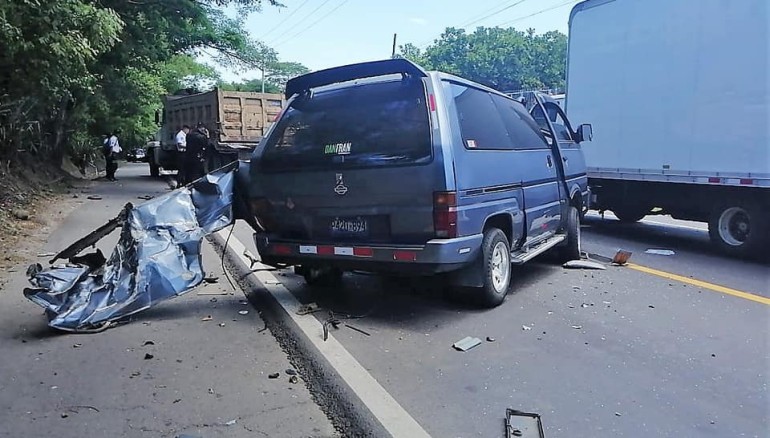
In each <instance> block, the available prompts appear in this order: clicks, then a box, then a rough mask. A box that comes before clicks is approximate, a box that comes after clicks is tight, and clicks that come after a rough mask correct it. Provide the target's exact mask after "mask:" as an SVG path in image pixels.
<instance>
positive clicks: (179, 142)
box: [174, 125, 190, 186]
mask: <svg viewBox="0 0 770 438" xmlns="http://www.w3.org/2000/svg"><path fill="white" fill-rule="evenodd" d="M189 132H190V127H189V126H187V125H184V126H182V129H180V130H179V132H177V133H176V136H175V137H174V140H175V143H176V150H177V159H178V162H177V166H176V167H177V176H176V179H177V180H178V181H177V182H178V184H179V185H180V186H181V185H184V184H187V183H186V181H185V180H186V179H187V178H186V176H185V174H184V156H185V153H186V152H185V151H186V150H187V134H188V133H189Z"/></svg>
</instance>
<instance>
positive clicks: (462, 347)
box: [452, 336, 481, 351]
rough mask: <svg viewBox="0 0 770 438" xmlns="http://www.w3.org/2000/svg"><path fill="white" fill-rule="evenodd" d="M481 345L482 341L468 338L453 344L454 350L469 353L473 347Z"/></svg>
mask: <svg viewBox="0 0 770 438" xmlns="http://www.w3.org/2000/svg"><path fill="white" fill-rule="evenodd" d="M480 344H481V339H479V338H472V337H470V336H466V337H464V338H463V339H460V340H459V341H457V342H455V343H454V344H452V348H454V349H455V350H457V351H468V350H470V349H471V348H473V347H477V346H479V345H480Z"/></svg>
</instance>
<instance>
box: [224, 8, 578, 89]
mask: <svg viewBox="0 0 770 438" xmlns="http://www.w3.org/2000/svg"><path fill="white" fill-rule="evenodd" d="M280 2H281V3H283V4H284V5H285V6H286V7H285V8H276V7H274V6H270V5H269V4H268V2H267V1H264V2H263V3H264V6H263V8H262V12H259V13H254V14H251V15H250V16H249V17H248V18H247V20H246V29H247V30H248V31H249V33H250V34H251V36H252V37H254V38H255V39H258V40H260V41H263V42H265V43H267V45H268V46H270V47H272V48H274V49H275V50H277V51H278V54H279V58H280V60H282V61H294V62H300V63H302V64H304V65H305V66H307V67H308V68H310V69H311V70H319V69H324V68H329V67H335V66H340V65H346V64H352V63H356V62H363V61H372V60H377V59H385V58H389V57H390V55H391V50H392V46H393V34H394V33H395V34H397V35H398V36H397V45H403V44H405V43H412V44H415V45H416V46H418V47H421V48H424V47H426V46H428V45H429V44H430V43H432V42H433V40H434V39H437V38H438V37H439V36H440V35H441V33H442V32H443V31H444V30H445V29H446V28H447V27H459V28H464V29H466V30H467V31H468V32H472V31H473V30H475V29H476V27H479V26H485V27H494V26H500V27H515V28H517V29H520V30H525V29H528V28H534V29H535V31H536V32H537V33H544V32H548V31H550V30H558V31H560V32H562V33H565V34H566V33H567V22H568V20H569V14H570V10H571V9H572V6H573V5H574V4H576V3H578V2H579V1H578V0H280ZM229 12H232V11H229ZM397 51H398V49H397ZM220 74H221V75H222V78H223V79H224V80H227V81H233V80H244V79H250V78H257V77H259V73H258V71H247V72H241V73H236V72H232V71H220Z"/></svg>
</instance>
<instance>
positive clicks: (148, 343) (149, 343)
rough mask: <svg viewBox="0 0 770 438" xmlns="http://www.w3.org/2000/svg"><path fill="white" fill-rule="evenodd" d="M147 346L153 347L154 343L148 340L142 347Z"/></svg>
mask: <svg viewBox="0 0 770 438" xmlns="http://www.w3.org/2000/svg"><path fill="white" fill-rule="evenodd" d="M147 345H155V341H153V340H150V339H148V340H146V341H144V343H143V344H142V347H145V346H147Z"/></svg>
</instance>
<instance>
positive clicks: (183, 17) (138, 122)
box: [0, 0, 281, 158]
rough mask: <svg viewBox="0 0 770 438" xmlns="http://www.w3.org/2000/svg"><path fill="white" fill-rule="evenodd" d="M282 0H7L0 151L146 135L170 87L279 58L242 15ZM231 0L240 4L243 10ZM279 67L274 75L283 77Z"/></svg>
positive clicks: (136, 139)
mask: <svg viewBox="0 0 770 438" xmlns="http://www.w3.org/2000/svg"><path fill="white" fill-rule="evenodd" d="M264 5H270V6H271V7H276V6H281V5H280V4H279V3H278V1H276V0H98V1H97V0H13V1H2V2H0V158H1V157H10V156H11V155H13V154H14V153H15V152H16V151H18V150H20V149H23V150H28V151H32V152H34V153H38V154H40V155H49V156H54V157H55V156H57V155H61V154H62V153H64V151H65V150H66V145H67V143H68V141H69V140H70V139H73V140H77V141H74V142H75V143H78V144H81V143H83V139H84V138H93V137H96V136H98V135H100V134H102V133H104V132H106V131H111V130H115V129H121V130H122V132H123V134H122V135H123V143H125V144H127V145H131V144H139V143H141V142H143V141H144V140H145V139H146V138H147V136H148V135H150V134H151V133H152V132H153V131H154V130H155V129H157V126H155V123H154V113H155V110H156V109H157V108H159V107H160V105H161V98H162V96H163V95H164V94H167V93H173V92H175V91H177V90H178V89H180V88H188V87H193V88H203V87H207V86H209V85H210V84H214V83H215V82H216V81H217V80H218V75H217V74H216V71H215V70H214V69H213V68H212V67H210V66H207V65H204V64H201V63H199V62H198V61H196V56H197V55H200V54H204V53H205V54H208V55H210V56H211V57H212V58H214V59H215V60H217V61H219V62H222V63H226V65H227V66H228V67H231V68H233V69H246V68H250V69H251V68H254V67H256V66H260V67H261V68H265V69H268V70H270V69H271V68H273V66H275V65H278V64H279V63H278V56H277V53H276V52H275V51H274V50H272V49H271V48H269V47H267V46H266V45H264V44H263V43H261V42H259V41H256V40H254V39H252V38H251V37H250V36H249V34H248V33H247V32H246V31H245V29H244V19H245V17H246V16H247V14H248V13H250V12H257V11H259V10H260V9H261V8H262V7H263V6H264ZM224 6H235V7H237V8H238V9H239V14H238V15H237V16H236V18H232V17H229V16H227V15H226V14H225V13H224V12H223V11H222V9H221V8H222V7H224ZM277 77H278V75H276V78H277Z"/></svg>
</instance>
